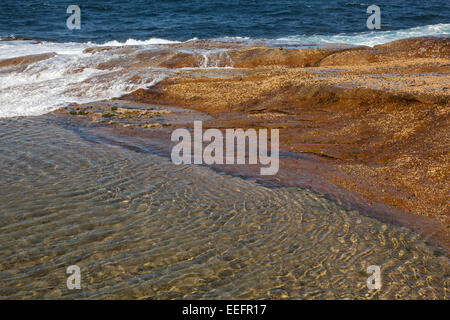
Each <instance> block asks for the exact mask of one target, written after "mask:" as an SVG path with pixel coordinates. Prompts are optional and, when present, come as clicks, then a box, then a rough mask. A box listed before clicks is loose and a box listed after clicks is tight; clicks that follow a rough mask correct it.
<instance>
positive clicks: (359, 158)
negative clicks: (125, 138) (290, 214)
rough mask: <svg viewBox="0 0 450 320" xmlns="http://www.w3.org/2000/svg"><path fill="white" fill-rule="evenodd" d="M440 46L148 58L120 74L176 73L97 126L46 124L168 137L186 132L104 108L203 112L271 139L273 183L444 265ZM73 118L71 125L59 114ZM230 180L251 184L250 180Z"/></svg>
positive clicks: (427, 41)
mask: <svg viewBox="0 0 450 320" xmlns="http://www.w3.org/2000/svg"><path fill="white" fill-rule="evenodd" d="M449 43H450V40H449V38H433V37H422V38H411V39H404V40H398V41H393V42H390V43H387V44H384V45H379V46H375V47H373V48H370V47H357V48H347V49H345V48H326V49H302V50H298V49H286V48H268V47H238V48H234V49H231V50H230V48H227V50H228V51H227V54H226V55H225V54H223V53H222V52H220V53H218V54H217V56H215V57H209V59H210V61H213V60H214V61H215V63H216V65H217V66H218V67H221V66H225V65H226V64H227V63H228V61H229V60H232V61H233V63H234V67H235V68H234V69H223V68H222V69H203V70H195V69H189V68H191V67H196V66H198V64H199V60H198V57H196V56H195V54H191V53H185V52H186V51H184V52H183V53H180V51H177V50H175V51H168V52H166V54H165V55H164V54H163V55H162V56H161V57H160V56H157V55H155V53H152V54H150V55H147V56H145V55H144V56H145V57H143V56H142V55H141V56H140V59H141V60H140V61H134V62H133V63H134V65H133V63H131V65H132V66H129V68H146V67H149V66H160V67H165V68H169V69H170V68H178V71H175V73H174V74H172V75H169V76H168V77H167V78H166V79H165V80H163V81H161V82H159V83H158V84H156V85H154V86H152V87H151V88H149V89H139V90H137V91H134V92H133V93H131V94H128V95H125V96H123V97H122V98H120V99H112V100H110V101H109V102H107V103H106V104H105V105H104V106H103V107H102V108H103V111H102V110H100V111H99V109H102V108H99V107H98V106H97V107H95V108H94V109H96V110H97V111H99V112H98V114H97V115H94V114H93V112H92V104H86V105H73V106H69V107H68V108H67V109H63V110H58V111H56V112H55V114H60V115H61V114H64V116H65V115H67V116H70V117H73V116H76V117H81V118H86V119H89V121H92V120H95V122H99V121H98V119H102V120H106V119H104V118H103V117H102V113H103V114H104V113H110V114H111V117H110V118H108V119H107V120H108V123H106V122H105V123H104V124H105V125H106V126H110V125H113V126H112V127H114V129H113V131H116V132H118V133H120V134H124V135H129V136H133V135H136V132H134V129H133V128H135V127H138V131H148V132H151V131H155V132H163V131H165V132H166V133H167V132H170V131H172V130H174V129H175V128H177V127H186V124H184V125H183V124H176V123H174V124H172V123H171V124H170V127H164V125H167V123H158V124H157V125H155V124H152V123H149V121H148V120H149V119H150V118H155V117H158V116H161V114H160V113H158V112H156V114H155V112H154V111H155V110H153V111H152V112H151V113H144V114H139V115H136V114H130V112H128V111H126V110H125V111H124V110H122V112H123V113H125V114H126V117H125V116H123V114H122V115H120V114H119V113H118V112H116V111H117V110H116V111H113V110H112V109H111V105H112V104H114V103H115V102H114V101H121V100H128V101H131V102H132V103H142V104H146V105H152V106H154V105H158V106H171V107H178V108H183V109H185V110H195V111H199V112H202V113H203V114H206V115H208V117H209V118H210V119H208V120H206V121H205V122H204V125H205V129H206V128H208V127H209V128H219V129H220V128H244V129H245V128H280V138H281V141H280V142H281V143H280V147H281V150H280V151H281V152H282V153H284V155H285V156H283V155H282V157H281V159H280V160H281V161H282V164H281V166H280V167H281V168H283V166H285V168H286V171H287V172H288V173H287V174H284V173H282V175H283V174H284V175H285V176H284V177H278V178H277V179H278V180H279V181H276V182H277V183H281V184H283V183H284V184H295V185H299V186H302V187H305V188H310V189H312V190H314V191H317V192H319V193H321V194H324V195H327V196H329V197H331V198H333V199H334V200H335V201H337V202H338V203H342V204H343V205H344V206H347V207H349V208H351V209H358V210H360V211H361V212H362V213H364V214H369V215H373V216H375V217H377V218H379V219H380V220H383V221H390V222H394V223H399V224H401V225H406V226H408V227H411V228H412V229H414V230H416V231H418V232H419V233H421V234H424V235H425V236H426V238H428V240H429V241H430V242H431V243H433V244H434V245H436V246H438V248H439V249H440V250H442V251H443V253H444V255H445V256H447V257H449V253H450V243H449V240H450V237H449V233H450V231H449V228H450V217H449V212H448V204H447V203H446V201H447V199H446V195H448V192H449V189H450V186H449V184H448V181H450V179H449V171H450V170H449V164H450V161H449V153H448V150H449V146H450V143H449V140H450V139H449V134H448V132H446V131H448V130H446V129H448V127H449V123H450V120H449V119H450V114H449V109H450V108H449V98H450V94H449V91H448V89H449V88H448V83H449V82H448V81H449V72H450V64H449V62H450V60H449V57H450V44H449ZM212 45H216V46H217V44H211V43H208V42H205V41H198V42H197V43H196V42H193V43H189V44H177V45H173V47H176V48H177V49H180V47H181V49H184V50H186V49H187V48H186V46H190V47H191V48H190V49H193V48H194V49H199V48H200V49H201V48H204V47H208V46H212ZM224 46H225V47H232V46H233V44H230V43H226V44H224ZM99 50H112V52H114V51H118V52H123V51H124V49H123V48H122V49H120V48H100V49H99ZM127 50H132V49H131V48H128V49H125V51H127ZM95 51H96V49H95V48H94V49H92V50H91V52H93V54H95ZM105 67H106V66H105ZM179 68H184V69H179ZM130 80H131V81H139V79H138V78H135V79H130ZM77 108H78V109H79V110H78V111H77V112H78V113H77V114H76V115H71V114H70V113H69V112H70V111H73V110H75V109H77ZM108 108H109V109H108ZM125 109H126V108H125ZM80 110H81V111H85V112H87V113H88V114H86V115H85V114H81V115H80V114H79V111H80ZM94 113H95V112H94ZM127 113H128V114H127ZM130 119H133V122H132V123H130V121H129V120H130ZM100 122H102V121H100ZM102 125H103V124H102ZM188 127H189V126H188ZM118 128H120V129H118ZM144 135H145V134H144ZM153 136H155V137H158V139H162V138H161V137H159V134H156V135H155V134H154V135H153ZM167 137H168V139H169V140H168V141H170V137H169V135H167ZM424 142H426V144H425V143H424ZM286 155H287V156H286ZM296 158H300V160H298V159H296ZM288 168H289V169H288ZM219 169H224V168H219ZM228 169H229V168H228ZM228 169H225V171H227V170H228ZM238 170H240V171H241V174H243V175H244V176H245V175H247V176H250V177H251V176H252V172H251V169H249V170H247V169H244V170H241V169H239V168H238ZM228 171H229V170H228ZM253 177H254V176H253ZM254 178H255V177H254Z"/></svg>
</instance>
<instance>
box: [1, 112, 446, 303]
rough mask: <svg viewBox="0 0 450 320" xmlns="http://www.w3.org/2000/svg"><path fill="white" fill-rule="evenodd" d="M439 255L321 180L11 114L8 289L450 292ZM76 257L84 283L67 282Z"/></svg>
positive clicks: (6, 175) (79, 293)
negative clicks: (189, 156) (375, 275)
mask: <svg viewBox="0 0 450 320" xmlns="http://www.w3.org/2000/svg"><path fill="white" fill-rule="evenodd" d="M433 253H435V252H433V248H431V247H429V246H427V244H426V243H425V241H423V240H422V239H421V238H420V236H418V235H417V234H415V233H413V232H412V231H409V230H408V229H406V228H401V227H399V226H393V225H387V224H383V223H381V222H379V221H377V220H374V219H372V218H368V217H365V216H362V215H360V214H359V213H358V212H355V211H351V212H349V211H346V210H344V209H343V208H341V207H340V206H338V205H337V204H335V203H334V202H332V201H330V200H328V199H326V198H324V197H322V196H320V195H317V194H315V193H313V192H310V191H308V190H303V189H299V188H293V187H281V188H269V187H265V186H262V185H259V184H257V183H255V182H253V181H250V180H245V179H242V178H239V177H232V176H229V175H225V174H220V173H217V172H215V171H213V170H211V169H209V168H207V167H201V166H175V165H173V164H171V162H170V159H167V158H164V157H162V156H158V155H154V154H151V153H137V152H135V151H131V150H128V149H126V148H123V147H119V146H112V145H107V144H102V143H95V142H92V141H90V140H89V139H85V138H83V137H82V136H80V134H79V133H77V131H76V130H72V129H70V128H66V127H64V126H61V125H59V124H57V123H56V122H53V121H51V120H48V119H42V118H21V119H12V118H11V119H2V120H0V283H1V286H0V298H2V299H10V298H99V299H108V298H152V299H173V298H189V299H197V298H201V299H218V298H221V299H230V298H235V299H247V298H263V299H264V298H273V299H279V298H291V299H299V298H308V299H314V298H326V299H331V298H446V297H447V296H446V294H447V291H446V290H447V289H446V288H447V286H448V281H449V266H448V264H447V262H445V259H444V258H443V257H436V256H435V255H436V254H433ZM69 265H78V266H79V267H80V268H81V286H82V289H81V290H68V289H67V287H66V279H67V277H68V275H67V274H66V268H67V267H68V266H69ZM369 265H379V266H380V267H381V271H382V288H381V289H380V290H374V291H370V290H368V289H367V286H366V281H367V278H368V275H367V274H366V273H365V271H366V269H367V267H368V266H369Z"/></svg>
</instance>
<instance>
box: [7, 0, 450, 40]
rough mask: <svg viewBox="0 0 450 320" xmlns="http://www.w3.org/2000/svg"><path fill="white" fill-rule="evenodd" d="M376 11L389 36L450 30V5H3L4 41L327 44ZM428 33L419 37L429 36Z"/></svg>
mask: <svg viewBox="0 0 450 320" xmlns="http://www.w3.org/2000/svg"><path fill="white" fill-rule="evenodd" d="M371 4H376V5H378V6H379V7H380V8H381V17H382V19H381V23H382V29H381V30H380V31H377V32H386V31H395V30H405V29H410V28H415V27H422V28H428V29H429V28H432V29H433V30H431V31H434V33H436V32H439V31H440V30H437V31H436V30H434V28H435V27H430V26H435V25H439V24H448V23H450V2H449V1H448V0H427V1H424V0H390V1H387V0H383V1H379V0H378V1H376V2H374V1H370V2H367V1H355V0H353V1H352V0H337V1H329V0H316V1H304V0H246V1H245V0H229V1H219V0H207V1H205V0H191V1H188V0H128V1H119V0H108V1H107V0H100V1H98V0H46V1H42V0H30V1H25V0H2V1H0V37H3V38H4V37H7V36H10V35H14V36H16V37H19V36H22V37H31V38H34V39H39V40H48V41H57V42H87V41H91V42H106V41H110V40H117V41H125V40H127V39H137V40H145V39H149V38H162V39H169V40H179V41H184V40H188V39H192V38H200V39H202V38H220V37H226V36H228V37H237V36H238V37H250V38H265V39H279V38H286V37H288V38H290V39H303V38H305V39H312V40H316V39H319V40H320V39H322V38H323V39H327V37H330V36H335V35H340V36H351V35H354V34H358V33H361V32H367V27H366V19H367V17H368V16H369V14H367V13H366V9H367V7H368V6H369V5H371ZM69 5H79V6H80V8H81V18H82V19H81V22H82V26H81V30H73V31H71V30H68V29H67V27H66V20H67V18H68V16H69V14H67V13H66V10H67V7H68V6H69ZM427 26H428V27H427ZM428 29H425V31H424V30H422V29H418V30H419V33H425V34H426V33H427V30H428ZM447 29H448V28H447ZM428 32H430V30H428Z"/></svg>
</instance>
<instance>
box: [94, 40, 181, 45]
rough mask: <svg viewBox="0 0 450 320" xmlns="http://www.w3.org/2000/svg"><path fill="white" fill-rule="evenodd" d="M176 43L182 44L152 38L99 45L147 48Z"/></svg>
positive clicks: (114, 41)
mask: <svg viewBox="0 0 450 320" xmlns="http://www.w3.org/2000/svg"><path fill="white" fill-rule="evenodd" d="M174 43H181V42H180V41H172V40H166V39H159V38H150V39H148V40H135V39H128V40H127V41H125V42H119V41H116V40H113V41H108V42H105V43H103V44H99V46H105V47H121V46H145V45H156V44H174Z"/></svg>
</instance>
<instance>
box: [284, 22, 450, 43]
mask: <svg viewBox="0 0 450 320" xmlns="http://www.w3.org/2000/svg"><path fill="white" fill-rule="evenodd" d="M449 34H450V24H449V23H440V24H434V25H428V26H422V27H415V28H410V29H402V30H393V31H383V30H382V29H381V30H377V31H367V32H360V33H353V34H336V35H313V36H302V35H299V36H290V37H284V38H280V39H278V40H282V41H297V42H325V43H346V44H353V45H366V46H375V45H378V44H383V43H387V42H390V41H394V40H398V39H403V38H411V37H421V36H439V35H449Z"/></svg>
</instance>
